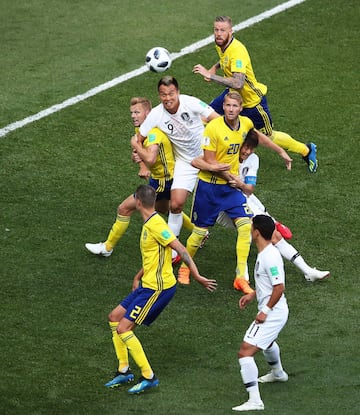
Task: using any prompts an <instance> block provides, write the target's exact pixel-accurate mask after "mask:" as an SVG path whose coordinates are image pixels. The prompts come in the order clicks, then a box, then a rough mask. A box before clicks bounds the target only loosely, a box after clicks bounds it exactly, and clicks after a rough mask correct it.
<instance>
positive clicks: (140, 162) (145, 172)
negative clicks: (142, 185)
mask: <svg viewBox="0 0 360 415" xmlns="http://www.w3.org/2000/svg"><path fill="white" fill-rule="evenodd" d="M136 136H137V137H138V141H140V142H141V143H142V142H143V141H144V140H145V138H146V137H143V136H142V135H140V134H137V135H136ZM131 158H132V160H133V161H134V162H135V163H138V165H139V167H140V168H139V173H138V176H139V177H142V178H143V179H146V180H147V179H148V178H149V177H150V170H149V169H148V168H147V166H146V164H145V163H144V162H143V160H142V159H141V157H140V156H139V154H138V153H137V151H136V150H135V149H134V148H133V151H132V155H131Z"/></svg>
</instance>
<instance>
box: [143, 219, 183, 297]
mask: <svg viewBox="0 0 360 415" xmlns="http://www.w3.org/2000/svg"><path fill="white" fill-rule="evenodd" d="M175 239H176V236H175V235H174V233H173V232H172V231H171V229H170V228H169V226H168V224H167V223H166V222H165V220H164V219H163V218H162V217H161V216H160V215H159V214H158V213H157V212H154V214H153V215H152V216H150V218H149V219H147V221H146V222H145V223H144V225H143V227H142V231H141V237H140V250H141V256H142V264H143V269H144V275H143V277H142V279H141V285H142V286H143V287H144V288H151V289H152V290H157V291H160V290H164V289H167V288H171V287H172V286H174V285H175V284H176V278H175V276H174V272H173V267H172V262H171V251H172V250H171V247H170V246H169V243H171V242H172V241H174V240H175Z"/></svg>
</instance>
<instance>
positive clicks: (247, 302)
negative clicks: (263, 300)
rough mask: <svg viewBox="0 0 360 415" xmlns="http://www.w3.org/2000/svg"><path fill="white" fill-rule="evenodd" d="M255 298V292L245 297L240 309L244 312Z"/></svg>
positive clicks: (241, 301) (240, 302) (240, 303)
mask: <svg viewBox="0 0 360 415" xmlns="http://www.w3.org/2000/svg"><path fill="white" fill-rule="evenodd" d="M254 298H255V291H253V292H252V293H249V294H245V295H243V296H242V297H241V298H240V300H239V307H240V309H241V310H243V309H244V308H245V307H246V306H247V305H248V304H249V303H251V302H252V301H253V300H254Z"/></svg>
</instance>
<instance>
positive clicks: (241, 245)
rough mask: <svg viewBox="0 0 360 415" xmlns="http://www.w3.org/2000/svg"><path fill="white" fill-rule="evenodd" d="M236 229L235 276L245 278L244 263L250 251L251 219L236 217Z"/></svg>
mask: <svg viewBox="0 0 360 415" xmlns="http://www.w3.org/2000/svg"><path fill="white" fill-rule="evenodd" d="M235 226H236V230H237V234H238V236H237V241H236V257H237V266H236V278H245V272H246V264H247V259H248V256H249V252H250V243H251V221H250V218H238V219H236V221H235Z"/></svg>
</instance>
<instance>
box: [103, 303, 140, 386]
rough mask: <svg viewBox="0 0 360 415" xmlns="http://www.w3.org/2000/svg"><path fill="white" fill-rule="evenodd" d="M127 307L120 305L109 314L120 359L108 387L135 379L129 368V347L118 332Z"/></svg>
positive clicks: (113, 339) (116, 350) (117, 355)
mask: <svg viewBox="0 0 360 415" xmlns="http://www.w3.org/2000/svg"><path fill="white" fill-rule="evenodd" d="M125 311H126V310H125V309H124V307H123V306H121V305H118V306H117V307H116V308H114V310H112V311H111V313H110V314H109V317H108V319H109V326H110V330H111V333H112V341H113V345H114V349H115V353H116V357H117V359H118V369H117V371H116V372H115V375H114V377H113V378H112V379H111V380H110V381H109V382H107V383H106V384H105V386H106V387H108V388H115V387H118V386H120V385H122V384H124V383H128V382H130V381H132V380H133V379H134V375H133V374H132V373H131V371H130V368H129V356H128V349H127V347H126V345H125V344H124V342H123V341H122V340H121V338H120V336H119V334H118V333H117V330H116V329H117V326H118V325H119V321H120V320H121V319H122V318H123V316H124V314H125Z"/></svg>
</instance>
